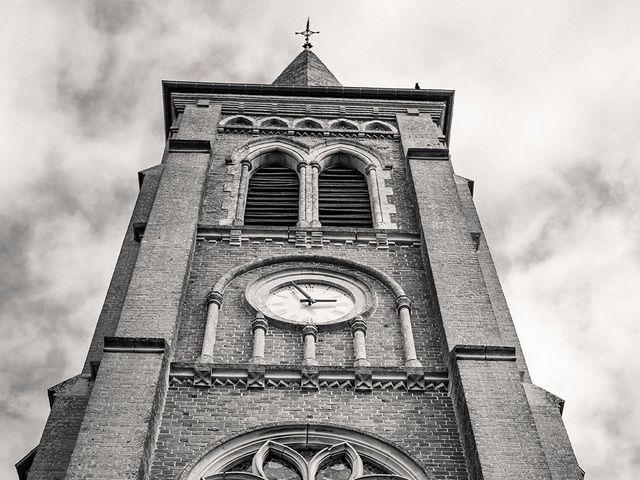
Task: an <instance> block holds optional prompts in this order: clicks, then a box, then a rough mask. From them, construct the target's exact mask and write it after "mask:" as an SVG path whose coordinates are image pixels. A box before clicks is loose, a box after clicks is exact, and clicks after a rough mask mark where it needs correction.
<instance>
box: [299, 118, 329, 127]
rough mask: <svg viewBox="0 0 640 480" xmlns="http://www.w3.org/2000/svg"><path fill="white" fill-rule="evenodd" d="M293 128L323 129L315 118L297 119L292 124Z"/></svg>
mask: <svg viewBox="0 0 640 480" xmlns="http://www.w3.org/2000/svg"><path fill="white" fill-rule="evenodd" d="M293 126H294V128H317V129H321V128H324V125H323V123H322V122H321V121H320V120H318V119H317V118H311V117H305V118H297V119H296V120H295V121H294V123H293Z"/></svg>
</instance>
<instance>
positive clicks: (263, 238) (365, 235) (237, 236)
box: [196, 167, 421, 250]
mask: <svg viewBox="0 0 640 480" xmlns="http://www.w3.org/2000/svg"><path fill="white" fill-rule="evenodd" d="M305 168H306V167H305ZM301 185H302V184H301ZM300 205H301V207H300V208H302V203H300ZM305 221H306V220H305ZM300 226H302V225H300ZM318 237H319V241H317V239H318ZM196 239H197V240H198V241H206V242H211V243H218V242H221V243H226V242H228V243H229V244H230V245H236V246H245V245H246V246H251V245H254V244H257V243H262V242H264V243H267V244H269V243H271V244H275V245H285V244H291V245H295V246H296V247H305V248H311V247H322V246H324V245H346V246H354V247H372V248H377V249H379V250H386V249H388V248H389V247H402V248H407V247H418V248H419V247H420V245H421V240H420V234H417V233H398V232H397V231H393V230H373V229H371V230H370V231H357V232H344V231H337V230H336V231H331V229H330V228H329V229H328V228H323V229H322V230H317V231H314V230H313V229H312V228H304V229H302V228H299V229H283V228H280V229H271V228H269V227H265V228H250V227H249V228H247V227H243V228H242V230H238V229H236V228H235V227H233V228H231V227H228V228H224V227H217V226H211V225H201V226H200V227H199V228H198V236H197V237H196Z"/></svg>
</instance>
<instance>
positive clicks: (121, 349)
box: [104, 337, 167, 353]
mask: <svg viewBox="0 0 640 480" xmlns="http://www.w3.org/2000/svg"><path fill="white" fill-rule="evenodd" d="M166 348H167V342H166V341H165V339H164V338H148V337H104V352H105V353H106V352H112V353H164V352H165V350H166Z"/></svg>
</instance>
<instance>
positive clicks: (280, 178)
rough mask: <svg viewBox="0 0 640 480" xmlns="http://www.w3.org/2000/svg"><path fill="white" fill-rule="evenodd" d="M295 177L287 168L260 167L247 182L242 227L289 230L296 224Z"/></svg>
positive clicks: (296, 197) (293, 172) (294, 173)
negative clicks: (283, 228)
mask: <svg viewBox="0 0 640 480" xmlns="http://www.w3.org/2000/svg"><path fill="white" fill-rule="evenodd" d="M299 188H300V187H299V180H298V174H297V173H296V172H295V171H293V170H291V169H290V168H288V167H286V166H281V165H268V166H264V167H259V168H258V169H257V170H256V171H255V172H254V173H253V175H252V176H251V178H250V179H249V189H248V192H247V202H246V206H245V210H244V224H245V225H280V226H292V225H295V224H296V222H297V221H298V196H299Z"/></svg>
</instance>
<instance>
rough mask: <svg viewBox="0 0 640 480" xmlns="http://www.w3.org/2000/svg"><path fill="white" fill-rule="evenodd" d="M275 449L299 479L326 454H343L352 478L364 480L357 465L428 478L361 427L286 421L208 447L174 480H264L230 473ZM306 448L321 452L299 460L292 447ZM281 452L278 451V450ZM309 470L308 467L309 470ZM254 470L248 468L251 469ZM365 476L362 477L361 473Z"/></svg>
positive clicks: (392, 475)
mask: <svg viewBox="0 0 640 480" xmlns="http://www.w3.org/2000/svg"><path fill="white" fill-rule="evenodd" d="M269 448H276V449H279V450H280V451H282V452H285V451H286V454H287V455H286V457H287V458H288V459H292V458H293V459H295V460H294V461H293V462H292V463H293V464H296V465H298V468H299V470H300V473H301V474H303V476H302V478H303V480H313V478H312V475H313V473H315V472H314V471H313V470H314V469H313V465H308V466H307V465H306V464H308V463H319V464H321V463H322V462H323V460H324V458H326V457H328V456H331V455H333V456H344V457H346V458H348V459H349V460H350V461H352V462H353V464H354V465H355V468H353V474H352V477H353V478H356V477H358V476H360V478H367V477H366V475H367V474H366V473H365V472H363V471H362V470H363V469H362V463H363V462H364V463H367V464H373V465H375V466H377V467H378V468H381V469H384V470H385V471H387V472H389V473H386V474H382V475H380V474H379V475H377V478H385V479H389V480H401V479H404V480H429V478H430V477H429V475H428V474H427V473H426V472H425V469H424V467H423V466H422V465H421V464H420V463H418V462H417V461H416V460H414V459H413V458H412V457H411V456H410V455H409V454H407V453H405V452H404V451H403V450H402V449H401V448H400V447H398V446H396V445H395V444H393V443H391V442H389V441H387V440H386V439H382V438H380V437H379V436H377V435H375V434H372V433H370V432H365V431H363V430H361V429H355V428H345V427H344V426H338V425H333V424H309V423H307V422H304V423H303V422H302V421H301V422H299V423H285V424H279V425H268V426H261V427H259V428H254V429H250V430H246V431H245V432H244V433H241V434H239V435H235V436H233V437H227V438H225V439H224V440H222V441H219V442H217V443H216V444H214V445H213V446H211V447H209V450H208V451H206V453H204V454H201V456H200V457H199V458H196V459H193V460H192V461H191V462H189V464H187V466H186V467H185V468H184V469H183V471H182V473H181V474H180V475H179V477H178V480H202V479H207V480H223V479H234V478H236V479H237V480H253V479H254V478H255V479H256V480H257V479H261V480H264V479H265V477H263V476H260V475H256V474H255V473H244V472H233V471H232V470H231V471H230V470H229V469H233V466H234V465H237V464H238V463H239V462H242V461H248V460H251V459H252V458H255V456H256V455H257V454H258V452H259V451H260V450H263V452H260V454H261V455H260V457H259V458H258V460H257V461H256V462H255V463H258V464H259V462H260V461H262V460H263V459H262V457H263V456H264V450H267V449H269ZM309 448H311V449H313V450H316V451H317V450H320V449H322V450H320V451H319V452H318V453H317V454H316V456H315V457H314V458H313V459H311V461H310V462H309V461H307V460H305V459H304V458H302V457H300V458H298V457H299V454H297V452H295V449H305V450H308V449H309ZM278 453H280V452H278ZM309 467H312V468H309ZM252 470H253V468H252ZM363 473H364V474H365V476H364V477H363V476H362V474H363Z"/></svg>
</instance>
